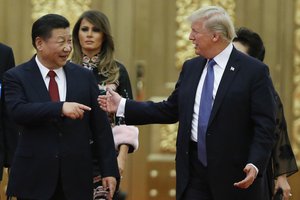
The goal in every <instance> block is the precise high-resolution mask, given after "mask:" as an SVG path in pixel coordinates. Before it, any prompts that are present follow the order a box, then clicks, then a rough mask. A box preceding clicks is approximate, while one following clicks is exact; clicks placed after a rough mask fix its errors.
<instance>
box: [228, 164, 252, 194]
mask: <svg viewBox="0 0 300 200" xmlns="http://www.w3.org/2000/svg"><path fill="white" fill-rule="evenodd" d="M244 172H245V173H246V178H244V180H242V181H240V182H237V183H234V184H233V185H234V186H235V187H237V188H241V189H247V188H248V187H249V186H250V185H252V183H253V182H254V180H255V178H256V175H257V174H256V173H257V172H256V169H255V168H254V167H253V166H252V165H249V164H248V165H246V167H245V168H244Z"/></svg>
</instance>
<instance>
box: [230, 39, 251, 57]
mask: <svg viewBox="0 0 300 200" xmlns="http://www.w3.org/2000/svg"><path fill="white" fill-rule="evenodd" d="M233 45H234V47H235V48H236V49H237V50H239V51H241V52H243V53H244V54H247V55H249V54H248V49H249V47H247V46H245V45H243V44H242V43H240V42H238V41H235V42H233Z"/></svg>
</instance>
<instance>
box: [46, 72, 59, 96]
mask: <svg viewBox="0 0 300 200" xmlns="http://www.w3.org/2000/svg"><path fill="white" fill-rule="evenodd" d="M48 76H49V77H50V81H49V94H50V97H51V100H52V101H60V99H59V92H58V86H57V83H56V80H55V76H56V73H55V72H54V71H52V70H50V71H49V72H48Z"/></svg>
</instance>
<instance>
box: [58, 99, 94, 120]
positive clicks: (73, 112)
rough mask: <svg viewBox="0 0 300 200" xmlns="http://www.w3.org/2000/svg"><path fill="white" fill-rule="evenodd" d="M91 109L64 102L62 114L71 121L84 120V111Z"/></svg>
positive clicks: (78, 104)
mask: <svg viewBox="0 0 300 200" xmlns="http://www.w3.org/2000/svg"><path fill="white" fill-rule="evenodd" d="M90 110H91V108H90V107H88V106H86V105H83V104H80V103H75V102H64V104H63V107H62V114H63V116H65V117H69V118H71V119H82V118H83V116H84V111H90Z"/></svg>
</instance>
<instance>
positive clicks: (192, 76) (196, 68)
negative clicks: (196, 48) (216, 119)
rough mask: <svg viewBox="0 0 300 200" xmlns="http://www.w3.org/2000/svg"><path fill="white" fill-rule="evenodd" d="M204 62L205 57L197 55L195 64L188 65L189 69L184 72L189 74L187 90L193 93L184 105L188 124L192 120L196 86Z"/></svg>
mask: <svg viewBox="0 0 300 200" xmlns="http://www.w3.org/2000/svg"><path fill="white" fill-rule="evenodd" d="M206 62H207V60H206V59H204V58H201V57H199V59H198V60H197V62H195V64H193V66H191V67H190V69H191V70H190V71H188V72H187V73H186V74H188V76H189V77H188V80H189V82H188V83H187V84H186V85H187V86H188V89H187V90H188V91H189V94H193V95H192V96H190V95H189V96H188V97H187V98H186V101H187V103H186V105H187V106H188V107H187V111H186V112H185V113H186V114H187V116H186V122H187V123H188V124H190V122H191V121H192V117H193V114H192V113H193V112H194V111H193V110H194V104H195V99H196V93H197V88H198V84H199V81H200V77H201V75H202V72H203V69H204V67H205V64H206Z"/></svg>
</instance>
